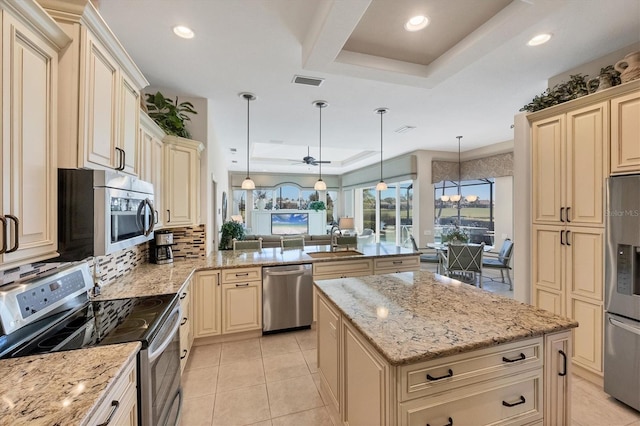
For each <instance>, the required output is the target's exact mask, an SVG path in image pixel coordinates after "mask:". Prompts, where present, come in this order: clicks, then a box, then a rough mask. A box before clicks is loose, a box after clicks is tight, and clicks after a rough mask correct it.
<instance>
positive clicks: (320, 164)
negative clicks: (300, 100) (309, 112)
mask: <svg viewBox="0 0 640 426" xmlns="http://www.w3.org/2000/svg"><path fill="white" fill-rule="evenodd" d="M322 107H323V106H322V105H320V107H319V108H318V109H319V110H320V144H319V145H320V161H319V162H318V165H319V166H320V180H322Z"/></svg>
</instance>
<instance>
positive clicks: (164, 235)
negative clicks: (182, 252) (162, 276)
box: [153, 231, 173, 265]
mask: <svg viewBox="0 0 640 426" xmlns="http://www.w3.org/2000/svg"><path fill="white" fill-rule="evenodd" d="M172 245H173V232H169V231H156V233H155V247H154V249H153V253H154V262H155V263H157V264H160V265H162V264H165V263H173V251H172V250H171V246H172Z"/></svg>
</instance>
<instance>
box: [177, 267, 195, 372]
mask: <svg viewBox="0 0 640 426" xmlns="http://www.w3.org/2000/svg"><path fill="white" fill-rule="evenodd" d="M191 282H192V280H191V279H190V280H189V281H187V282H186V283H185V285H184V286H183V288H182V290H181V291H180V296H179V298H180V310H181V311H182V320H181V321H180V370H181V371H184V368H185V366H186V365H187V361H188V360H189V355H190V354H191V345H193V339H194V325H193V322H194V321H193V310H192V309H191V306H192V305H193V302H192V299H193V297H192V291H191Z"/></svg>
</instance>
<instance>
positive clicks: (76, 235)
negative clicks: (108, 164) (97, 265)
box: [57, 169, 157, 261]
mask: <svg viewBox="0 0 640 426" xmlns="http://www.w3.org/2000/svg"><path fill="white" fill-rule="evenodd" d="M58 191H59V194H58V251H59V253H60V258H59V259H57V260H63V261H78V260H82V259H85V258H87V257H89V256H101V255H105V254H110V253H114V252H116V251H118V250H122V249H125V248H129V247H132V246H134V245H137V244H140V243H143V242H145V241H147V240H149V239H151V238H152V235H151V234H152V232H153V227H154V224H155V223H156V222H157V212H156V211H155V210H154V207H153V198H154V197H153V185H152V184H150V183H148V182H145V181H142V180H140V179H137V178H135V177H132V176H128V175H124V174H120V173H117V172H112V171H106V170H80V169H59V170H58Z"/></svg>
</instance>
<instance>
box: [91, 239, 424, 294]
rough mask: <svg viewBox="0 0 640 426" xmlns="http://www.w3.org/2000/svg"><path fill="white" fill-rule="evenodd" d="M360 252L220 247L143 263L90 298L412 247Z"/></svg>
mask: <svg viewBox="0 0 640 426" xmlns="http://www.w3.org/2000/svg"><path fill="white" fill-rule="evenodd" d="M357 250H358V251H359V252H361V253H362V254H361V255H354V256H341V257H335V258H334V257H327V258H322V259H314V258H312V257H311V256H309V255H308V254H307V253H315V252H330V251H331V248H330V246H307V247H305V248H304V250H299V249H287V250H285V251H284V252H283V251H281V250H280V248H263V249H262V251H259V252H258V251H247V250H238V251H235V252H234V251H233V250H221V251H216V252H214V253H212V254H211V255H210V256H208V257H206V258H194V259H186V260H175V261H174V262H173V263H169V264H165V265H156V264H153V263H145V264H142V265H140V266H138V267H137V268H135V269H134V270H133V271H132V272H130V273H129V274H127V275H125V276H123V277H121V278H118V279H117V280H116V282H114V283H111V284H109V285H106V286H104V287H103V288H102V294H101V295H100V296H98V297H96V298H94V300H108V299H114V298H126V297H140V296H153V295H157V294H171V293H177V292H179V291H180V289H181V288H182V286H183V285H184V283H185V282H186V281H187V280H188V279H189V277H190V276H191V274H192V273H193V272H194V271H201V270H207V269H220V268H244V267H252V266H274V265H282V264H297V263H316V262H328V261H335V260H347V259H353V258H370V257H380V256H415V255H417V253H414V252H413V251H412V250H408V249H405V248H401V247H395V246H386V245H381V244H371V245H359V246H358V247H357Z"/></svg>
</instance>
